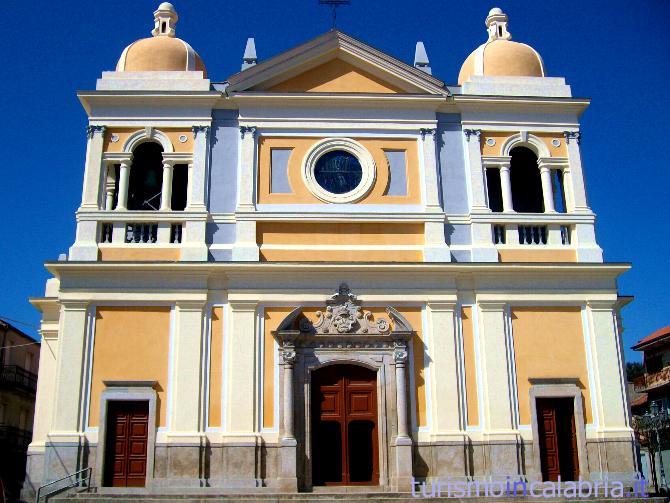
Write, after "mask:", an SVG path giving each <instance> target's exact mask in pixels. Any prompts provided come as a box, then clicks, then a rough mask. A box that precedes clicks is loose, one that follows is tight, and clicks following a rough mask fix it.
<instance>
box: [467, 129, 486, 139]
mask: <svg viewBox="0 0 670 503" xmlns="http://www.w3.org/2000/svg"><path fill="white" fill-rule="evenodd" d="M463 134H464V135H465V139H466V140H467V141H470V137H471V136H474V137H476V138H477V141H479V138H480V136H481V134H482V130H481V129H464V130H463Z"/></svg>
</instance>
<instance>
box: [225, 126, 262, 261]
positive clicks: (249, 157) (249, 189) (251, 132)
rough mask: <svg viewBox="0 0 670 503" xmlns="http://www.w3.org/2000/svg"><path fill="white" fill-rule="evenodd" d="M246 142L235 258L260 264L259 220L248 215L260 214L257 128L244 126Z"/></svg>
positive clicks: (242, 155)
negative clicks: (257, 174)
mask: <svg viewBox="0 0 670 503" xmlns="http://www.w3.org/2000/svg"><path fill="white" fill-rule="evenodd" d="M240 134H241V136H242V142H241V146H240V160H239V164H238V168H237V209H236V214H237V222H236V225H235V244H234V245H233V250H232V258H233V260H234V261H239V262H257V261H258V260H260V251H259V248H258V243H257V241H256V221H255V220H254V219H253V217H252V216H250V215H248V216H246V217H245V216H244V214H245V213H246V214H248V213H253V212H255V211H256V205H255V180H256V158H257V156H256V128H255V127H254V126H240Z"/></svg>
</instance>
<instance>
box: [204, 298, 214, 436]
mask: <svg viewBox="0 0 670 503" xmlns="http://www.w3.org/2000/svg"><path fill="white" fill-rule="evenodd" d="M212 309H213V304H212V303H211V302H208V303H207V304H205V315H204V317H203V318H204V323H205V329H204V330H203V341H204V344H203V345H204V348H203V349H204V351H203V362H204V363H203V369H204V370H203V372H204V376H203V389H204V393H203V402H204V403H203V407H202V408H203V409H204V412H203V420H202V431H207V428H208V426H209V402H210V396H209V394H210V385H211V375H212V370H211V369H212V367H211V365H212Z"/></svg>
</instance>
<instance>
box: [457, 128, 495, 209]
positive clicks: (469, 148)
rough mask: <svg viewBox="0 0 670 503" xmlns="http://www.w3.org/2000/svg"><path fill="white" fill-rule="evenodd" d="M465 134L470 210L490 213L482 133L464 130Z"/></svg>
mask: <svg viewBox="0 0 670 503" xmlns="http://www.w3.org/2000/svg"><path fill="white" fill-rule="evenodd" d="M463 133H464V134H465V145H466V152H467V159H468V167H469V169H470V184H469V185H470V208H471V211H473V212H474V211H488V209H489V208H488V206H487V205H486V183H485V181H484V180H485V178H484V167H483V165H482V152H481V145H480V135H481V131H480V130H479V129H464V130H463Z"/></svg>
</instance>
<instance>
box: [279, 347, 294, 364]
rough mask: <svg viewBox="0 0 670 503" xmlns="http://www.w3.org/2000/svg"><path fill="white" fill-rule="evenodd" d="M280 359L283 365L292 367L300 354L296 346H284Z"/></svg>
mask: <svg viewBox="0 0 670 503" xmlns="http://www.w3.org/2000/svg"><path fill="white" fill-rule="evenodd" d="M279 357H280V358H281V363H282V364H283V365H289V366H292V365H293V364H295V362H296V360H297V359H298V354H297V353H296V351H295V346H293V345H288V344H287V345H284V347H282V348H281V350H280V352H279Z"/></svg>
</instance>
